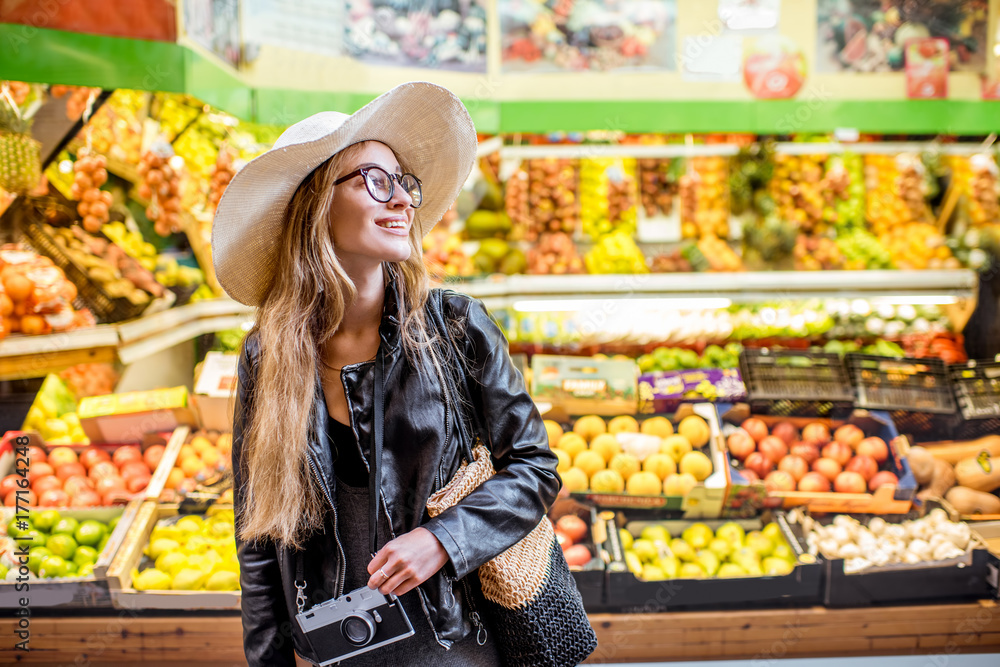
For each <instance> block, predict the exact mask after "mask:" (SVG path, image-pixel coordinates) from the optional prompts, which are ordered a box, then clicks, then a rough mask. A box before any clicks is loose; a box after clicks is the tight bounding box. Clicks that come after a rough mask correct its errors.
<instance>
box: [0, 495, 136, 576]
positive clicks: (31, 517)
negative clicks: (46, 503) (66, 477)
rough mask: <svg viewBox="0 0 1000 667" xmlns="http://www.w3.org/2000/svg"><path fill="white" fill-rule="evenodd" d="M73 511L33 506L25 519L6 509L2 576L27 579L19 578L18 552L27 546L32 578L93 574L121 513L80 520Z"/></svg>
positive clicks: (0, 556) (1, 548)
mask: <svg viewBox="0 0 1000 667" xmlns="http://www.w3.org/2000/svg"><path fill="white" fill-rule="evenodd" d="M71 514H73V512H59V511H57V510H54V509H47V510H35V509H33V510H32V511H30V512H29V513H28V518H27V519H24V518H18V517H16V516H10V515H8V514H7V513H4V517H5V521H4V525H5V527H6V534H5V535H4V536H3V537H0V575H2V577H0V580H2V581H8V582H14V581H23V579H18V574H19V572H18V565H20V563H19V557H18V556H17V555H15V554H16V553H17V552H20V551H21V550H22V549H24V548H25V547H26V546H27V551H28V563H27V565H28V572H29V573H28V575H27V578H28V579H29V580H30V579H64V578H84V577H93V572H94V564H95V563H97V560H98V558H99V557H100V555H101V552H102V551H104V546H105V544H107V542H108V538H109V537H110V536H111V533H112V532H113V531H114V529H115V527H116V526H117V525H118V520H119V519H120V518H121V515H120V514H118V515H116V516H114V517H112V518H111V519H110V520H108V521H98V520H97V519H82V520H79V519H76V518H75V517H73V516H71ZM28 545H30V546H28ZM19 590H20V589H19ZM24 590H27V589H26V588H25V589H24Z"/></svg>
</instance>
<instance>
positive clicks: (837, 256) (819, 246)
mask: <svg viewBox="0 0 1000 667" xmlns="http://www.w3.org/2000/svg"><path fill="white" fill-rule="evenodd" d="M792 256H793V257H794V258H795V270H796V271H831V270H833V271H836V270H839V269H843V268H844V256H843V255H842V254H841V253H840V247H839V246H838V245H837V242H836V241H835V240H834V239H832V238H830V237H827V236H807V235H805V234H800V235H799V237H798V238H797V239H796V240H795V248H793V249H792Z"/></svg>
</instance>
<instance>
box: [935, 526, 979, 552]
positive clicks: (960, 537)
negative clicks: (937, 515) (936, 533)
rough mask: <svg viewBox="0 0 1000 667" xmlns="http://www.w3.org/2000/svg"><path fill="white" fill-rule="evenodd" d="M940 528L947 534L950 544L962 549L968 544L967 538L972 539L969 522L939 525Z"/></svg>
mask: <svg viewBox="0 0 1000 667" xmlns="http://www.w3.org/2000/svg"><path fill="white" fill-rule="evenodd" d="M940 530H941V532H943V533H944V534H945V535H947V536H948V539H949V540H951V543H952V544H954V545H955V546H956V547H957V548H959V549H961V550H963V551H965V549H966V548H967V547H968V546H969V540H970V539H972V531H970V530H969V524H967V523H953V524H950V525H949V526H941V527H940Z"/></svg>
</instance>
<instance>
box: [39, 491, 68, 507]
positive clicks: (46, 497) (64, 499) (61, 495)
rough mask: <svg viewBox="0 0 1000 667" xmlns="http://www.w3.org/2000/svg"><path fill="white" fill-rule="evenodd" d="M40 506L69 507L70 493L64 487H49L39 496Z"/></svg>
mask: <svg viewBox="0 0 1000 667" xmlns="http://www.w3.org/2000/svg"><path fill="white" fill-rule="evenodd" d="M38 506H39V507H69V494H68V493H66V492H65V491H63V490H62V489H49V490H48V491H45V492H44V493H42V495H40V496H38Z"/></svg>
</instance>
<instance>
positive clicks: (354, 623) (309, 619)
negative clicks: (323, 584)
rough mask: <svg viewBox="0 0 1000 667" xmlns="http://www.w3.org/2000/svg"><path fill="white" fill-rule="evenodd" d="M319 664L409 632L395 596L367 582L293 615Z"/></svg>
mask: <svg viewBox="0 0 1000 667" xmlns="http://www.w3.org/2000/svg"><path fill="white" fill-rule="evenodd" d="M295 620H297V621H298V622H299V627H301V628H302V632H303V633H304V634H305V636H306V638H307V639H308V640H309V644H310V645H311V646H312V649H313V652H314V653H315V654H316V657H318V658H319V660H320V663H319V664H320V665H322V666H325V665H332V664H335V663H337V662H340V661H341V660H346V659H347V658H352V657H354V656H356V655H359V654H361V653H366V652H368V651H371V650H372V649H376V648H378V647H380V646H385V645H386V644H391V643H393V642H396V641H399V640H400V639H406V638H407V637H411V636H413V626H412V625H411V624H410V619H408V618H407V617H406V612H405V611H403V606H402V604H400V602H399V598H397V597H396V596H395V595H382V594H381V593H379V592H378V591H377V590H372V589H370V588H368V587H367V586H363V587H361V588H358V589H357V590H354V591H351V592H350V593H347V594H346V595H342V596H341V597H339V598H333V599H331V600H327V601H326V602H322V603H320V604H318V605H316V606H314V607H312V608H311V609H309V610H307V611H303V612H301V613H299V614H296V615H295Z"/></svg>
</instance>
